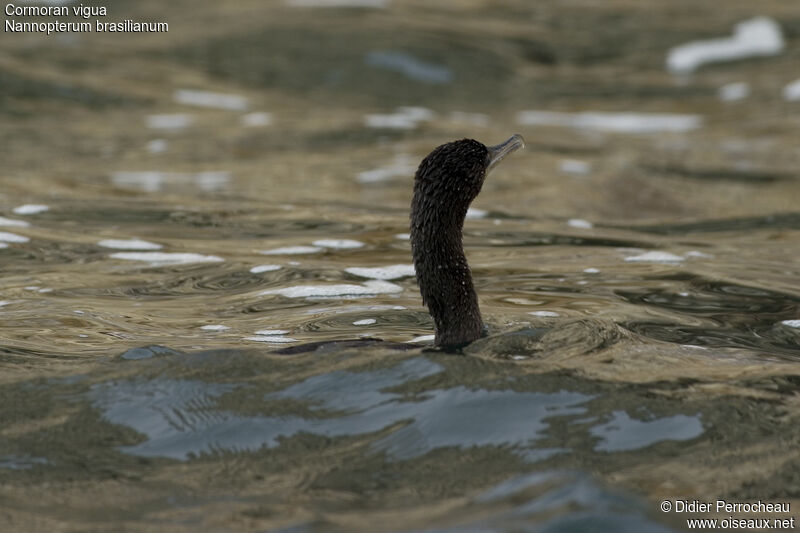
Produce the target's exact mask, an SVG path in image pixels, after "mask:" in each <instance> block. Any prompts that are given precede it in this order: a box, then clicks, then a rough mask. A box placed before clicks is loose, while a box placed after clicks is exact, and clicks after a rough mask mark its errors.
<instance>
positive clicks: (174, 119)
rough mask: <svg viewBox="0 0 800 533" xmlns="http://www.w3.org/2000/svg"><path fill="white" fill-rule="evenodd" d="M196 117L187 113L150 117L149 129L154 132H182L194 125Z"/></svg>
mask: <svg viewBox="0 0 800 533" xmlns="http://www.w3.org/2000/svg"><path fill="white" fill-rule="evenodd" d="M192 122H194V117H193V116H192V115H188V114H186V113H170V114H162V115H148V117H147V127H148V128H150V129H152V130H182V129H184V128H187V127H189V126H191V125H192Z"/></svg>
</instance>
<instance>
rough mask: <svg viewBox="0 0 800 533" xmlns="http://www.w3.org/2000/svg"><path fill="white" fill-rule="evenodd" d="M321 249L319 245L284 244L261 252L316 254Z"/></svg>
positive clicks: (267, 253)
mask: <svg viewBox="0 0 800 533" xmlns="http://www.w3.org/2000/svg"><path fill="white" fill-rule="evenodd" d="M321 251H322V248H320V247H319V246H283V247H281V248H273V249H272V250H262V251H261V252H260V253H262V254H264V255H303V254H316V253H318V252H321Z"/></svg>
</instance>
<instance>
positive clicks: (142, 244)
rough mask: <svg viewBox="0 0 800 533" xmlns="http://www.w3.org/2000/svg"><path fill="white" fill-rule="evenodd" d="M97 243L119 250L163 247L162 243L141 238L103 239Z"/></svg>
mask: <svg viewBox="0 0 800 533" xmlns="http://www.w3.org/2000/svg"><path fill="white" fill-rule="evenodd" d="M97 244H98V245H100V246H102V247H104V248H114V249H117V250H160V249H161V248H163V246H161V245H160V244H156V243H154V242H149V241H143V240H141V239H103V240H102V241H99V242H98V243H97Z"/></svg>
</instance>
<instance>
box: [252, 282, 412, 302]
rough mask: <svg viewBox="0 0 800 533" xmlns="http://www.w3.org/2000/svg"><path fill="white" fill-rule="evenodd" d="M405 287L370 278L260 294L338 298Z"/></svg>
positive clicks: (261, 294)
mask: <svg viewBox="0 0 800 533" xmlns="http://www.w3.org/2000/svg"><path fill="white" fill-rule="evenodd" d="M399 292H403V287H401V286H399V285H395V284H394V283H390V282H388V281H380V280H370V281H367V282H365V283H364V285H353V284H350V283H341V284H337V285H298V286H295V287H285V288H283V289H271V290H267V291H263V292H260V293H258V295H259V296H266V295H272V294H274V295H279V296H284V297H286V298H336V297H340V296H374V295H378V294H397V293H399Z"/></svg>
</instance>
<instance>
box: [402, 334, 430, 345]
mask: <svg viewBox="0 0 800 533" xmlns="http://www.w3.org/2000/svg"><path fill="white" fill-rule="evenodd" d="M434 340H436V335H420V336H419V337H414V338H413V339H411V340H410V341H406V342H407V343H409V344H410V343H415V344H416V343H418V342H433V341H434Z"/></svg>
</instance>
